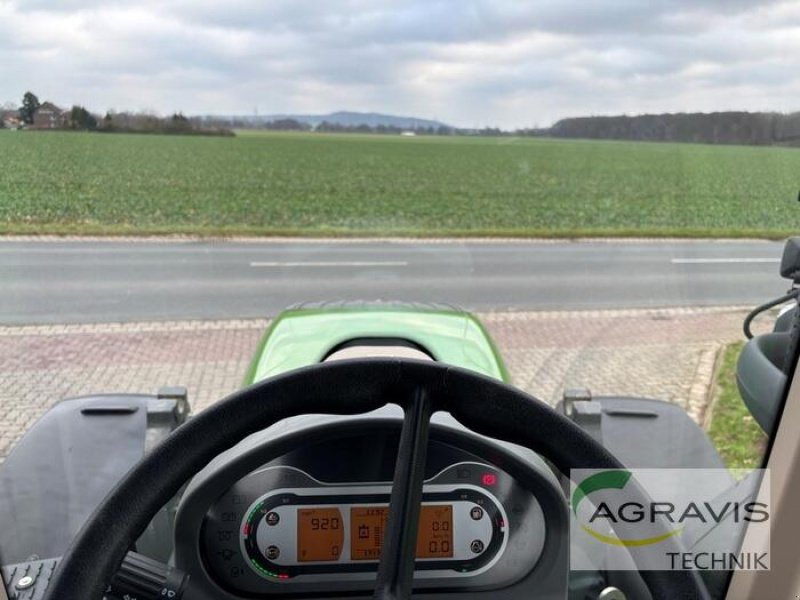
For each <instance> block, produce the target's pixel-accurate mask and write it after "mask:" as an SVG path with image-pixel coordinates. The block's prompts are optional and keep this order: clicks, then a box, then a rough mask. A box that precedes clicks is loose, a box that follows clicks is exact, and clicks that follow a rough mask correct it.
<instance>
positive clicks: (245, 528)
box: [242, 523, 250, 535]
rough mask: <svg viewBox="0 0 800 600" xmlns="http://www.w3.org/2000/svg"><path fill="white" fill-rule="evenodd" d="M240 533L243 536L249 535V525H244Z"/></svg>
mask: <svg viewBox="0 0 800 600" xmlns="http://www.w3.org/2000/svg"><path fill="white" fill-rule="evenodd" d="M242 533H243V534H244V535H250V523H245V524H244V529H242Z"/></svg>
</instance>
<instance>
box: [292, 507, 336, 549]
mask: <svg viewBox="0 0 800 600" xmlns="http://www.w3.org/2000/svg"><path fill="white" fill-rule="evenodd" d="M343 544H344V524H343V523H342V514H341V513H340V512H339V509H338V508H300V509H298V510H297V561H298V562H308V561H333V560H339V556H340V555H341V552H342V545H343Z"/></svg>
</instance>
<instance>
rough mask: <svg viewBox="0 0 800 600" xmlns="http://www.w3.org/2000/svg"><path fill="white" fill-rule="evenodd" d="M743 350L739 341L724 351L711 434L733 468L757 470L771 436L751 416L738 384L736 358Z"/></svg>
mask: <svg viewBox="0 0 800 600" xmlns="http://www.w3.org/2000/svg"><path fill="white" fill-rule="evenodd" d="M741 351H742V343H741V342H739V343H736V344H730V345H729V346H727V347H726V348H725V349H724V351H723V353H722V358H721V360H720V362H719V366H718V368H717V372H716V376H715V385H714V389H715V390H716V393H715V399H714V405H713V412H712V415H711V425H710V427H709V428H708V435H709V437H710V438H711V442H712V443H713V444H714V447H715V448H716V449H717V451H718V452H719V454H720V456H721V457H722V460H723V461H724V462H725V464H726V465H727V467H728V468H729V469H755V468H758V467H759V466H760V465H761V461H762V458H763V456H764V450H765V449H766V445H767V436H766V435H765V434H764V432H763V431H762V430H761V427H759V425H758V423H756V421H755V419H754V418H753V417H752V416H751V415H750V412H749V411H748V410H747V407H746V406H745V405H744V402H743V401H742V397H741V396H740V395H739V390H738V388H737V386H736V361H737V360H738V358H739V354H740V353H741Z"/></svg>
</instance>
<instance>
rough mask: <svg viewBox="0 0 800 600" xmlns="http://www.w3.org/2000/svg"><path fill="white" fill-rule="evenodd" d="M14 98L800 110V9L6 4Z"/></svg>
mask: <svg viewBox="0 0 800 600" xmlns="http://www.w3.org/2000/svg"><path fill="white" fill-rule="evenodd" d="M0 81H2V82H3V85H2V87H1V88H0V90H2V92H0V93H2V94H4V95H7V96H4V97H2V98H0V101H6V100H15V99H18V98H20V97H21V96H22V93H23V92H25V91H26V90H28V89H31V90H34V91H35V92H36V93H37V94H38V95H39V96H40V97H42V98H48V99H52V100H54V101H56V102H58V103H61V104H65V105H68V104H71V103H81V104H85V105H87V106H89V107H90V108H92V109H94V110H96V111H103V110H105V109H107V108H116V109H144V108H147V109H153V110H157V111H159V112H162V113H169V112H171V111H175V110H183V111H185V112H189V113H217V114H232V113H245V114H249V113H251V112H252V111H253V110H254V109H255V108H258V110H260V111H261V112H262V113H281V112H327V111H330V110H337V109H350V110H374V111H382V112H393V113H401V114H413V115H416V116H420V117H435V118H438V119H441V120H445V121H448V122H452V123H454V124H457V125H463V126H472V125H478V126H480V125H501V126H505V127H515V126H528V125H534V124H540V125H543V124H547V123H550V122H552V121H554V120H556V119H558V118H561V117H564V116H569V115H580V114H616V113H623V112H624V113H635V112H652V111H689V110H724V109H752V110H758V109H777V110H792V109H797V108H800V107H798V106H797V105H796V104H794V103H795V102H796V98H798V97H800V7H798V5H797V4H796V3H793V2H761V3H758V4H753V3H752V2H749V1H747V0H676V1H671V2H666V1H663V0H662V1H658V0H656V1H654V2H647V3H645V2H640V1H638V0H603V1H597V2H585V1H583V0H535V1H533V2H525V3H522V2H510V1H508V0H416V1H411V2H402V3H401V2H393V1H389V0H377V1H367V0H339V1H331V2H319V1H318V0H273V1H270V2H263V1H262V0H228V1H227V2H225V3H219V2H211V1H210V0H173V1H171V2H163V1H160V0H141V1H139V2H131V1H124V2H123V1H120V2H108V1H104V2H100V1H95V0H20V1H13V2H9V1H7V0H0Z"/></svg>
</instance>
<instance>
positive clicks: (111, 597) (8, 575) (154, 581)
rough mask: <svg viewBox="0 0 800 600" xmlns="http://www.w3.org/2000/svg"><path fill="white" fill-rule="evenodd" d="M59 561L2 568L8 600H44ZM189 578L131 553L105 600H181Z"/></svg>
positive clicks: (109, 587) (39, 561)
mask: <svg viewBox="0 0 800 600" xmlns="http://www.w3.org/2000/svg"><path fill="white" fill-rule="evenodd" d="M60 561H61V559H60V558H50V559H46V560H34V561H31V562H26V563H19V564H16V565H9V566H7V567H3V568H2V574H3V580H4V582H5V588H6V592H7V593H8V598H9V600H39V599H40V598H42V597H44V594H45V592H46V591H47V586H48V585H49V584H50V579H51V578H52V576H53V573H54V572H55V570H56V568H57V567H58V563H59V562H60ZM187 579H188V576H187V575H186V574H185V573H183V572H182V571H179V570H178V569H174V568H172V567H170V566H168V565H165V564H164V563H161V562H158V561H156V560H152V559H150V558H147V557H146V556H143V555H141V554H137V553H136V552H128V554H127V555H125V558H124V559H123V561H122V564H121V565H120V567H119V570H118V571H117V573H116V575H114V578H113V579H112V580H111V584H110V585H109V586H108V588H107V589H106V592H105V595H104V597H105V598H106V600H181V597H182V596H183V592H184V588H185V586H186V581H187ZM0 591H2V590H0Z"/></svg>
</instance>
